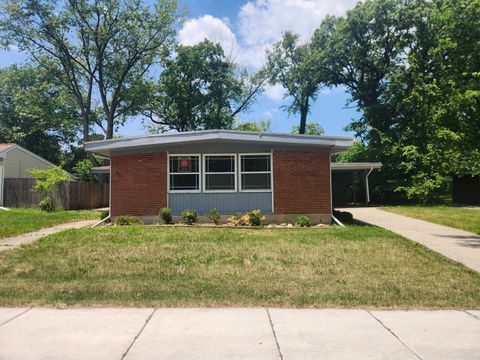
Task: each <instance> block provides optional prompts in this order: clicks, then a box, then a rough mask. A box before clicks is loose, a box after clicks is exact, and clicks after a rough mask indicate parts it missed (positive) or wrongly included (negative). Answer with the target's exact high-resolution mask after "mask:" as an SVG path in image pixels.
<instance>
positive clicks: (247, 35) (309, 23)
mask: <svg viewBox="0 0 480 360" xmlns="http://www.w3.org/2000/svg"><path fill="white" fill-rule="evenodd" d="M356 2H357V0H250V1H248V2H247V3H246V4H245V5H243V6H242V7H241V9H240V12H239V13H238V22H237V24H235V25H236V27H235V28H236V29H237V31H236V32H234V31H233V30H232V28H234V27H232V25H231V24H230V20H229V19H227V18H225V19H220V18H217V17H214V16H211V15H204V16H201V17H199V18H195V19H191V20H188V21H187V22H186V23H185V24H184V26H183V28H182V29H181V30H180V33H179V40H180V43H182V44H184V45H194V44H197V43H199V42H201V41H203V40H204V39H205V38H207V39H209V40H211V41H213V42H218V43H220V45H221V46H222V48H223V49H224V51H225V54H226V55H227V56H228V57H230V58H231V59H233V60H234V61H236V62H237V63H239V64H242V65H244V66H248V67H251V68H253V69H258V68H260V67H261V66H262V65H264V64H265V61H266V55H265V51H266V50H267V49H269V48H270V47H271V46H272V44H273V43H274V42H276V41H278V40H280V39H281V37H282V33H283V32H285V31H292V32H294V33H297V34H299V35H300V39H301V41H307V40H308V39H309V38H310V37H311V36H312V34H313V33H314V31H315V29H316V28H317V27H318V26H319V25H320V23H321V21H322V20H323V19H324V18H325V16H327V15H337V16H340V15H344V14H345V12H346V11H347V10H348V9H350V8H352V7H353V6H354V5H355V3H356ZM283 93H284V90H283V88H282V87H281V86H279V85H276V86H269V87H267V88H266V90H265V94H266V96H267V97H269V98H270V99H272V100H274V101H277V102H280V101H281V100H282V99H283Z"/></svg>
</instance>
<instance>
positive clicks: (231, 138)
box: [84, 130, 353, 157]
mask: <svg viewBox="0 0 480 360" xmlns="http://www.w3.org/2000/svg"><path fill="white" fill-rule="evenodd" d="M208 141H215V142H226V143H229V142H231V143H246V144H249V143H250V144H268V145H291V146H302V147H310V148H328V149H330V150H331V151H332V152H339V151H343V150H346V149H348V148H349V147H351V146H352V145H353V138H352V137H346V136H317V135H296V134H283V133H263V132H260V133H258V132H247V131H232V130H202V131H193V132H183V133H164V134H160V135H148V136H137V137H127V138H122V139H110V140H100V141H90V142H86V143H85V145H84V147H85V150H86V151H90V152H93V153H96V154H99V155H103V156H107V157H108V156H110V155H111V154H112V153H114V152H116V151H127V150H128V151H139V152H140V151H149V150H150V151H151V150H154V149H155V147H158V146H159V145H179V144H195V143H199V142H208Z"/></svg>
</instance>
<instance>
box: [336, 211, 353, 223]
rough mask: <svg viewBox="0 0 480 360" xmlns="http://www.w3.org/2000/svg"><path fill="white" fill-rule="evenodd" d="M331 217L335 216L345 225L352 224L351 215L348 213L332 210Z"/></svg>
mask: <svg viewBox="0 0 480 360" xmlns="http://www.w3.org/2000/svg"><path fill="white" fill-rule="evenodd" d="M333 216H335V217H336V218H337V219H338V220H340V222H342V223H345V224H351V223H353V215H352V213H349V212H348V211H338V210H333Z"/></svg>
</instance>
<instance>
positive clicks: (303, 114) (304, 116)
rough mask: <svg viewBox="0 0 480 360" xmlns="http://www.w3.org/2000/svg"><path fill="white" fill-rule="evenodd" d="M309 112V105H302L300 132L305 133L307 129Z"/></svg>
mask: <svg viewBox="0 0 480 360" xmlns="http://www.w3.org/2000/svg"><path fill="white" fill-rule="evenodd" d="M307 114H308V107H302V109H301V111H300V129H299V130H298V133H299V134H305V129H306V127H307Z"/></svg>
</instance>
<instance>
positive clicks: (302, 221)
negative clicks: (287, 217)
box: [295, 215, 310, 227]
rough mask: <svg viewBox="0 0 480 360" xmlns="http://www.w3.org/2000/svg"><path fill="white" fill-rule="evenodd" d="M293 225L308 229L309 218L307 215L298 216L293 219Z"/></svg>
mask: <svg viewBox="0 0 480 360" xmlns="http://www.w3.org/2000/svg"><path fill="white" fill-rule="evenodd" d="M295 225H296V226H300V227H309V226H310V218H309V217H308V216H307V215H299V216H297V218H296V219H295Z"/></svg>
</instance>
